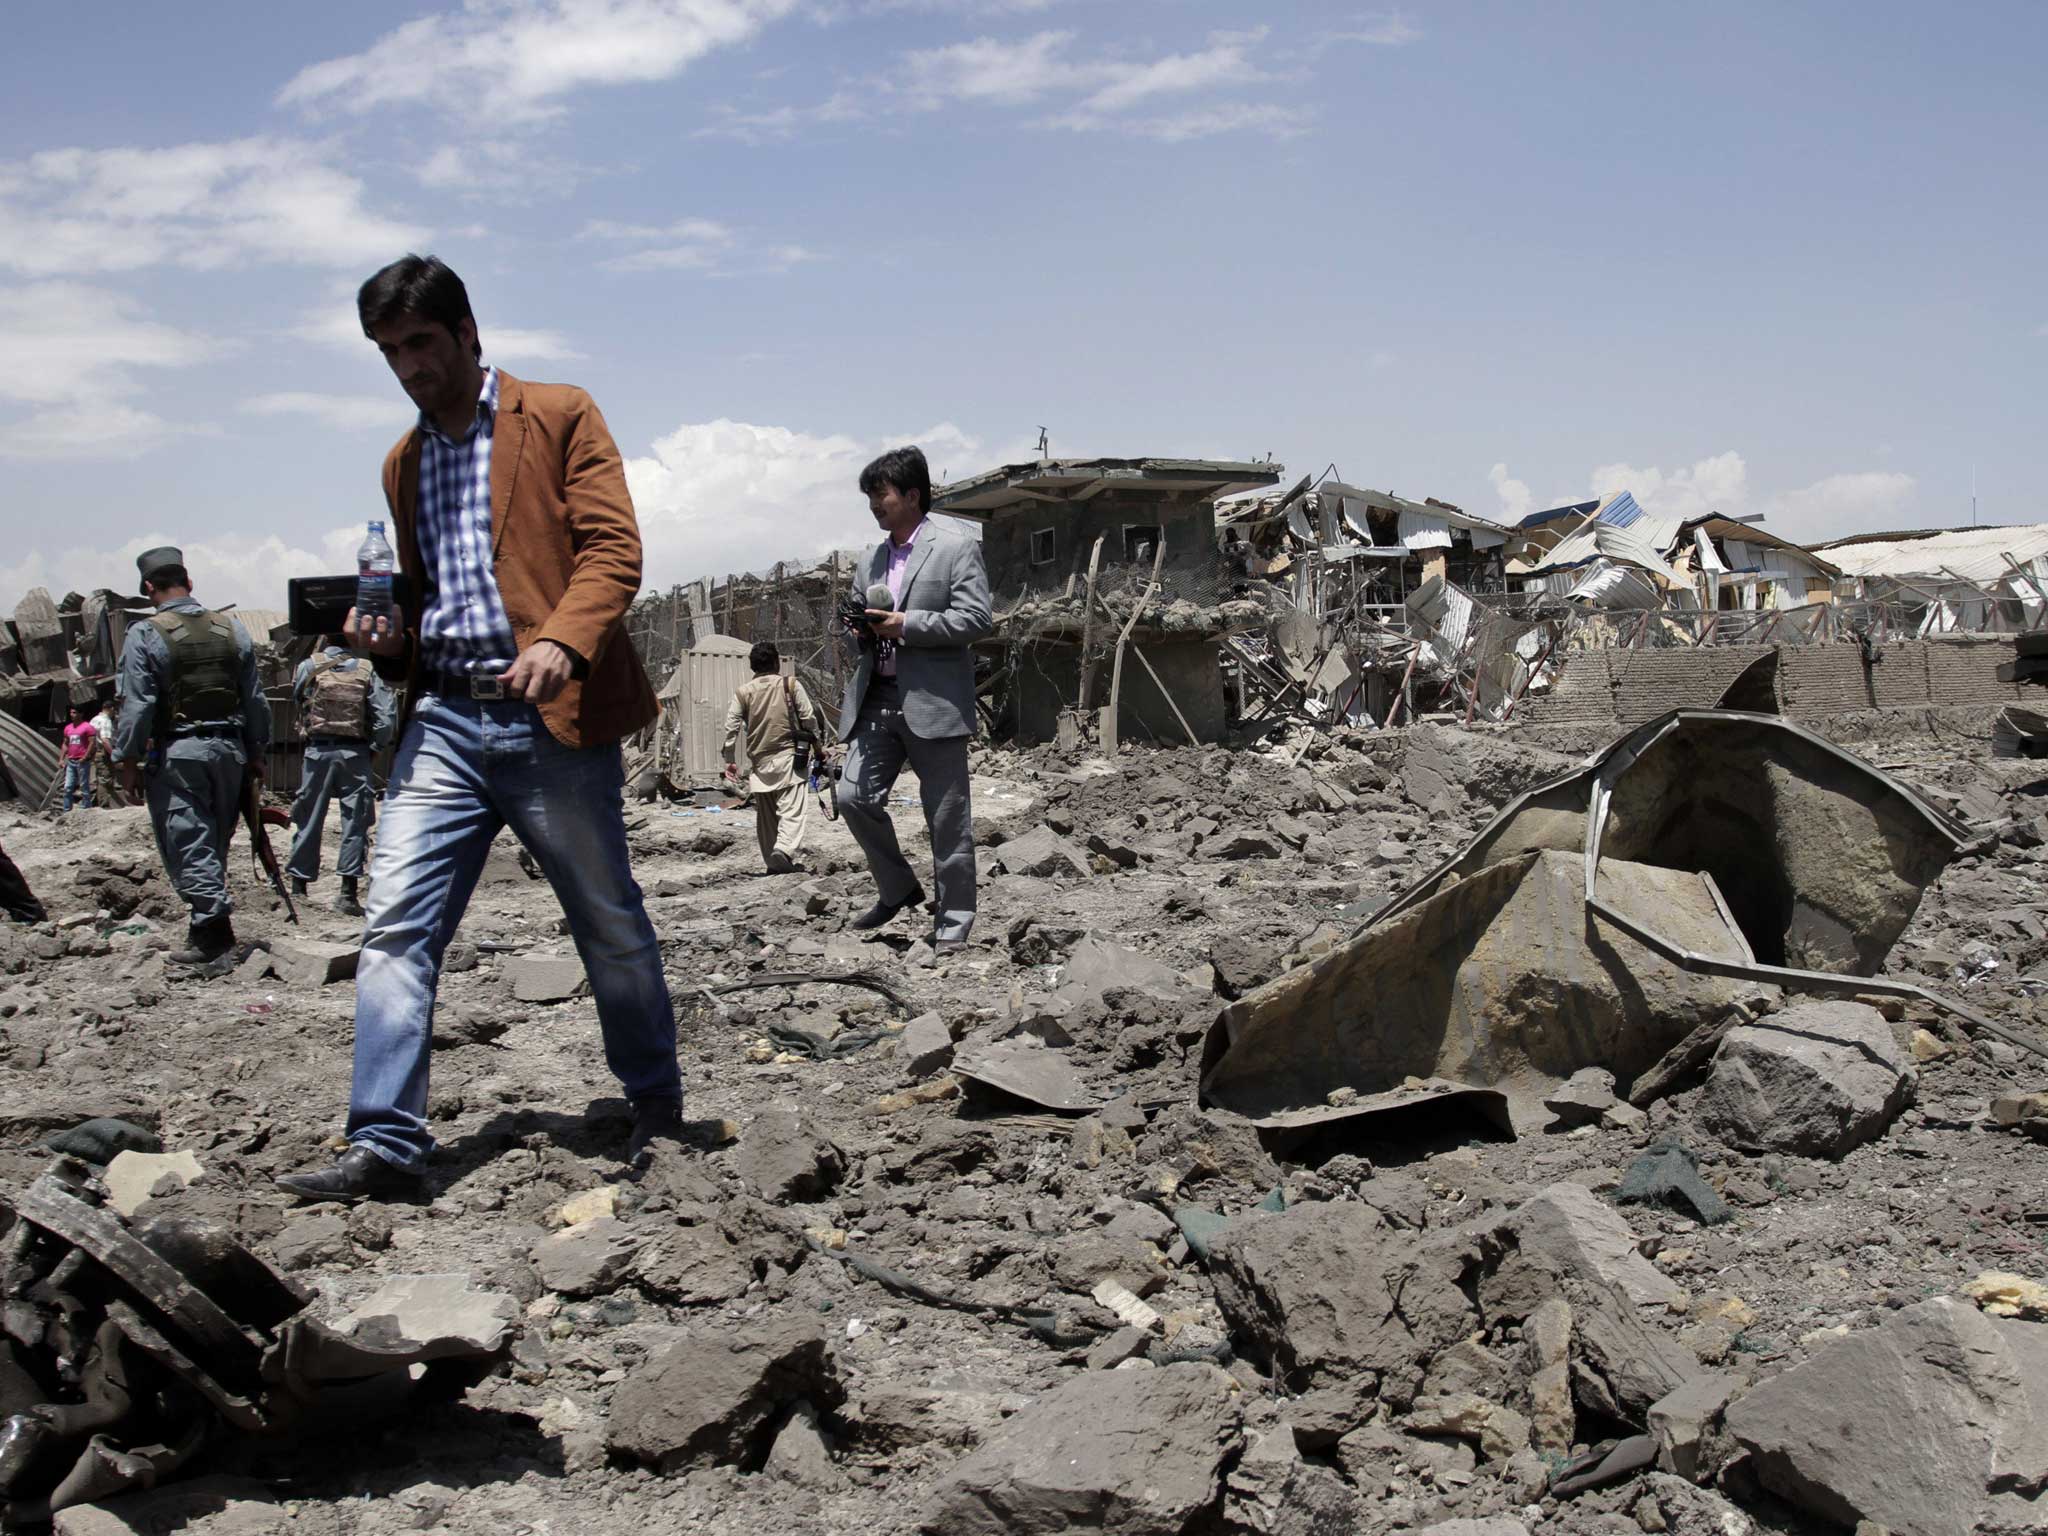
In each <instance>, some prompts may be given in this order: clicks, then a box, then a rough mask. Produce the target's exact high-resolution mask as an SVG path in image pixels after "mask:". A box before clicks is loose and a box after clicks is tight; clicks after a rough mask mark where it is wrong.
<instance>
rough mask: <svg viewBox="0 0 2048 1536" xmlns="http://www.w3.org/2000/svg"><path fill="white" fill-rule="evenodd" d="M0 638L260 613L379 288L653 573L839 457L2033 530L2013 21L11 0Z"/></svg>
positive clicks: (1, 201)
mask: <svg viewBox="0 0 2048 1536" xmlns="http://www.w3.org/2000/svg"><path fill="white" fill-rule="evenodd" d="M9 25H10V38H9V47H8V49H7V51H6V54H5V56H4V58H0V127H4V137H0V144H4V145H5V149H4V151H0V359H6V360H8V366H6V367H5V368H0V525H4V527H5V529H6V530H7V532H8V534H9V536H10V537H9V539H8V542H7V544H6V546H5V547H4V548H0V602H11V601H12V599H13V596H14V595H17V594H18V593H19V592H20V591H21V590H22V589H23V588H24V587H26V586H27V585H29V584H31V583H40V584H47V585H50V586H51V587H53V588H54V589H55V590H56V591H57V592H58V593H60V594H61V592H62V591H63V590H64V589H65V588H66V587H78V588H85V587H90V586H97V585H114V586H123V587H125V586H127V585H128V584H129V581H130V578H131V576H132V571H133V567H132V565H129V564H127V561H128V560H129V559H130V558H131V557H132V555H133V554H134V553H135V552H136V551H137V550H139V549H141V548H143V547H146V546H147V545H150V544H154V543H157V542H160V541H162V540H164V539H169V540H172V541H174V542H180V543H183V544H185V545H186V546H187V547H188V548H189V549H191V550H192V551H193V552H194V563H195V565H196V567H197V569H198V571H199V573H200V578H201V583H202V586H201V591H202V593H203V594H206V595H211V596H213V597H215V598H216V599H219V600H226V599H229V598H234V599H237V600H240V601H242V602H245V603H257V604H263V605H277V604H280V603H281V601H282V582H283V578H284V576H286V575H288V574H293V573H297V572H302V571H313V570H321V569H343V568H346V563H347V557H348V554H349V551H351V550H352V548H353V546H354V543H355V541H356V539H357V538H359V537H360V528H361V525H362V522H363V521H364V520H365V519H366V518H368V517H370V516H373V515H377V514H378V512H379V510H380V496H379V493H378V489H377V468H378V464H379V461H380V458H381V455H382V452H383V450H384V448H385V447H386V446H388V444H389V442H390V441H391V440H392V439H393V438H394V437H395V436H396V435H397V433H398V432H399V431H401V430H402V429H403V427H404V425H405V422H406V418H407V409H406V406H405V402H404V400H403V397H402V396H401V395H400V394H399V392H398V390H397V387H396V385H395V384H394V383H393V382H392V380H391V379H390V377H389V376H388V374H386V373H385V372H384V371H383V368H382V365H381V364H380V363H379V362H378V361H377V359H376V356H375V354H374V352H373V351H372V350H371V349H370V347H369V345H368V343H367V342H364V341H362V339H361V337H360V334H359V332H358V331H357V329H356V326H355V322H354V315H353V304H352V294H353V289H354V286H355V285H356V284H357V283H358V282H360V281H361V279H362V278H363V277H364V276H366V275H367V274H368V273H369V272H370V271H372V270H373V269H374V268H375V267H377V266H378V265H380V264H381V263H382V262H383V261H385V260H388V259H390V258H391V257H392V256H395V255H397V254H400V253H401V252H403V251H404V250H406V249H408V248H415V249H423V250H432V251H435V252H438V253H439V254H440V255H442V256H443V257H445V258H446V259H447V260H448V261H450V262H451V263H452V264H453V265H454V266H455V267H456V268H457V270H458V271H460V272H461V273H462V274H463V275H464V277H465V278H466V280H467V281H468V284H469V287H470V292H471V296H472V299H473V301H474V302H475V304H476V307H477V311H478V319H479V325H480V330H481V332H482V336H483V340H484V346H485V349H486V355H487V357H489V358H491V359H492V360H494V361H501V362H502V363H503V364H504V365H505V366H506V367H507V368H508V369H510V370H511V371H513V372H515V373H518V374H521V375H523V376H526V377H531V378H560V379H568V380H571V381H574V382H576V383H580V384H582V385H584V386H585V387H587V388H588V389H590V390H591V392H592V393H593V394H594V395H595V396H596V398H597V400H598V401H599V403H600V405H601V406H602V407H603V408H604V410H605V412H606V414H607V416H608V417H609V419H610V421H611V424H612V428H613V431H614V434H615V435H616V436H617V438H618V440H619V443H620V446H621V448H622V450H623V451H624V452H625V454H626V455H627V458H628V461H629V472H630V475H631V479H632V484H633V488H634V492H635V496H636V499H637V500H638V503H639V506H640V511H641V517H642V522H643V526H644V530H645V534H646V541H647V577H648V582H649V584H650V585H665V584H667V583H668V582H671V581H676V580H685V579H689V578H691V577H694V576H697V575H704V574H718V573H723V572H725V571H729V570H734V569H741V568H748V567H755V568H758V567H761V566H764V565H766V564H768V563H769V562H771V561H773V560H775V559H776V558H779V557H785V556H787V557H799V556H808V555H811V554H815V553H820V552H822V551H824V550H825V549H827V548H830V547H832V546H834V545H845V544H850V543H855V542H860V541H861V540H863V539H865V538H866V537H867V536H868V535H869V533H870V531H871V526H872V525H871V524H869V523H868V522H867V520H866V515H865V511H864V508H863V505H862V503H861V501H860V500H859V498H858V496H857V495H856V493H855V491H854V488H853V477H854V474H855V473H856V472H857V470H858V468H859V466H860V464H861V463H862V462H864V461H865V459H866V458H867V457H868V456H870V455H871V454H872V453H874V452H875V451H878V450H879V449H880V448H881V447H882V446H885V445H888V444H892V443H895V442H898V441H903V440H918V441H922V442H923V443H925V445H926V447H927V449H928V451H929V452H930V454H931V456H932V459H933V462H934V465H935V467H938V468H941V469H944V470H946V471H950V472H951V473H954V474H967V473H972V472H974V471H976V470H979V469H983V468H986V467H989V466H990V465H992V464H995V463H998V462H1002V461H1003V460H1005V459H1008V458H1013V457H1018V456H1023V455H1026V454H1027V453H1028V452H1029V450H1030V448H1031V445H1032V444H1033V443H1034V442H1035V440H1036V429H1037V428H1038V427H1039V426H1041V425H1044V426H1046V427H1047V428H1049V429H1050V432H1051V437H1052V446H1053V449H1054V451H1055V452H1056V453H1075V454H1089V453H1110V454H1130V455H1135V454H1148V453H1156V454H1200V455H1222V456H1264V455H1266V454H1268V453H1271V454H1273V455H1274V456H1276V457H1277V458H1278V459H1280V460H1281V461H1283V462H1284V463H1285V464H1286V465H1287V467H1288V468H1289V470H1290V471H1292V472H1296V473H1300V472H1309V471H1316V470H1320V469H1322V468H1323V467H1324V466H1325V465H1326V464H1329V463H1332V462H1334V463H1335V464H1336V465H1337V466H1338V468H1339V469H1340V470H1341V471H1342V473H1343V475H1344V477H1345V478H1346V479H1348V480H1350V481H1352V482H1353V483H1359V484H1365V485H1370V486H1374V487H1378V488H1383V489H1389V490H1393V491H1396V492H1399V493H1401V494H1404V495H1409V496H1415V497H1421V496H1437V497H1441V498H1444V499H1446V500H1450V501H1453V502H1456V503H1458V504H1460V505H1462V506H1464V507H1466V508H1467V509H1468V510H1471V511H1474V512H1479V513H1482V514H1484V515H1488V516H1495V517H1511V516H1513V515H1515V514H1517V513H1519V512H1520V511H1524V510H1528V509H1530V508H1534V507H1541V506H1544V505H1548V504H1551V503H1553V502H1556V501H1562V500H1570V499H1577V498H1579V497H1583V496H1586V495H1589V494H1593V493H1596V492H1602V491H1608V490H1615V489H1620V488H1623V487H1628V488H1631V489H1633V490H1634V492H1635V494H1636V495H1637V497H1638V499H1640V500H1642V501H1643V502H1645V503H1646V504H1648V505H1650V506H1652V507H1656V508H1660V509H1668V510H1672V511H1678V512H1692V511H1696V510H1697V511H1704V510H1708V509H1718V510H1721V511H1724V512H1734V513H1762V514H1764V515H1765V516H1766V517H1767V518H1768V519H1769V521H1768V524H1767V526H1769V527H1771V528H1772V529H1774V530H1775V531H1777V532H1779V533H1781V534H1784V535H1786V536H1788V537H1793V538H1818V537H1824V536H1827V535H1831V534H1839V533H1843V532H1851V531H1857V530H1859V529H1863V528H1871V527H1906V526H1921V525H1929V524H1941V525H1948V524H1956V523H1962V522H1967V521H1968V518H1969V514H1970V507H1969V496H1970V481H1971V474H1972V470H1973V467H1974V470H1975V474H1976V477H1977V483H1978V492H1979V498H1980V504H1981V507H1982V511H1983V517H1984V520H1985V521H1999V522H2020V521H2030V520H2036V519H2039V518H2041V517H2043V516H2048V509H2044V508H2043V507H2042V505H2041V496H2040V491H2039V474H2038V470H2037V460H2038V457H2039V446H2038V445H2039V442H2040V438H2041V433H2040V430H2039V428H2038V426H2037V424H2036V419H2035V418H2036V417H2037V415H2038V401H2039V396H2040V390H2041V384H2042V379H2043V373H2044V367H2048V298H2044V297H2043V296H2042V293H2041V283H2040V278H2039V267H2040V261H2041V252H2042V250H2043V248H2044V245H2048V241H2044V234H2048V229H2044V225H2048V213H2044V211H2043V210H2044V208H2048V198H2044V196H2043V192H2044V188H2043V186H2042V182H2043V178H2044V169H2043V168H2044V167H2048V143H2044V139H2048V128H2044V124H2048V114H2044V113H2043V112H2042V110H2041V108H2040V104H2039V102H2040V88H2039V73H2040V61H2041V59H2042V57H2043V56H2044V52H2048V50H2044V43H2048V8H2044V7H2041V6H2038V5H1976V6H1966V7H1945V8H1934V7H1926V6H1906V5H1886V4H1878V5H1868V4H1866V5H1857V6H1850V5H1805V6H1789V7H1788V6H1783V5H1768V6H1766V5H1755V6H1747V5H1716V6H1693V7H1677V6H1640V5H1613V6H1606V5H1578V6H1569V7H1567V6H1545V5H1442V6H1434V5H1430V6H1413V7H1407V8H1403V9H1399V10H1386V9H1382V10H1361V9H1359V8H1356V7H1353V6H1349V5H1342V4H1329V5H1325V4H1317V3H1302V4H1298V5H1281V4H1267V5H1247V4H1223V3H1202V0H1124V3H1119V4H1110V3H1106V0H472V3H470V4H467V5H462V4H455V5H448V6H441V7H435V6H431V5H421V4H388V3H374V0H372V3H359V4H355V5H351V6H347V7H311V6H257V5H253V4H252V5H234V6H231V5H224V4H213V5H209V4H205V3H202V0H187V3H183V4H180V5H176V6H152V7H145V6H140V5H133V6H128V7H121V8H95V7H84V6H46V7H35V8H21V9H18V11H17V13H15V14H13V15H11V16H10V18H9Z"/></svg>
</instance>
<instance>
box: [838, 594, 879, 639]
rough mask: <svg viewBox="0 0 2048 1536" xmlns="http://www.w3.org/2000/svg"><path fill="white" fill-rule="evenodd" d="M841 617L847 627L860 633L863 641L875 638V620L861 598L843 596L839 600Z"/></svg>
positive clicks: (855, 632)
mask: <svg viewBox="0 0 2048 1536" xmlns="http://www.w3.org/2000/svg"><path fill="white" fill-rule="evenodd" d="M839 617H840V620H841V621H842V622H843V623H844V624H845V625H846V627H847V628H848V629H850V630H852V631H853V633H854V634H856V635H858V636H859V637H860V638H861V640H862V641H863V642H866V641H869V640H872V639H874V638H875V621H874V620H873V619H871V618H869V617H868V610H867V605H866V604H865V603H863V602H862V601H861V600H860V599H859V598H857V597H843V598H841V599H840V600H839Z"/></svg>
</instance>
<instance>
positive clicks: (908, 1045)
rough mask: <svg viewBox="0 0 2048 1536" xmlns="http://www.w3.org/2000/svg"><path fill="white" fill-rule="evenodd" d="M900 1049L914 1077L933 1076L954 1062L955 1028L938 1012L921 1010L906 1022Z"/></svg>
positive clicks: (898, 1049) (897, 1044)
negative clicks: (950, 1026)
mask: <svg viewBox="0 0 2048 1536" xmlns="http://www.w3.org/2000/svg"><path fill="white" fill-rule="evenodd" d="M896 1050H897V1053H898V1054H899V1055H901V1056H902V1057H903V1061H904V1065H906V1066H907V1067H908V1068H909V1069H910V1075H911V1076H912V1077H916V1078H925V1077H930V1076H931V1075H932V1074H933V1073H934V1072H942V1071H944V1070H945V1069H946V1068H947V1067H949V1066H951V1065H952V1064H953V1032H952V1031H951V1030H949V1029H948V1028H947V1027H946V1021H945V1020H944V1019H942V1018H940V1017H939V1016H938V1015H937V1014H936V1013H921V1014H919V1015H918V1016H917V1017H916V1018H914V1019H912V1020H911V1021H910V1022H909V1023H908V1024H906V1025H904V1026H903V1033H902V1034H901V1035H899V1036H897V1038H896Z"/></svg>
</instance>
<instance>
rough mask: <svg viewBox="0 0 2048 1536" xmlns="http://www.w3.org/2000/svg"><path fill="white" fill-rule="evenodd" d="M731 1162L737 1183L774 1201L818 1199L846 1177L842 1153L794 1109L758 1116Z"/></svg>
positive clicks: (747, 1130) (835, 1187)
mask: <svg viewBox="0 0 2048 1536" xmlns="http://www.w3.org/2000/svg"><path fill="white" fill-rule="evenodd" d="M733 1166H734V1167H735V1168H737V1169H738V1171H739V1175H740V1179H741V1182H743V1183H744V1184H745V1185H746V1186H747V1188H748V1190H749V1191H751V1192H752V1193H754V1194H756V1195H759V1196H760V1197H761V1198H762V1199H763V1200H772V1201H775V1202H777V1203H778V1204H783V1203H789V1202H798V1203H804V1202H809V1201H813V1200H822V1199H824V1198H825V1197H826V1196H828V1195H830V1194H831V1193H832V1191H833V1190H835V1189H837V1188H838V1187H839V1181H840V1180H841V1179H842V1178H844V1177H845V1176H846V1157H845V1154H843V1153H842V1152H841V1151H840V1150H839V1149H838V1148H837V1147H836V1146H834V1145H833V1144H832V1143H831V1142H829V1141H827V1140H826V1139H825V1138H824V1137H823V1136H821V1135H820V1134H819V1133H818V1129H817V1127H816V1126H814V1125H812V1124H811V1122H810V1120H809V1119H808V1118H807V1117H806V1116H803V1115H800V1114H798V1113H797V1111H795V1110H793V1109H768V1110H763V1111H762V1112H761V1113H760V1114H758V1115H756V1116H755V1117H754V1119H753V1121H752V1122H751V1123H750V1124H749V1125H748V1126H747V1128H746V1130H745V1131H744V1132H743V1133H742V1134H741V1136H740V1145H739V1150H738V1151H737V1152H736V1153H734V1154H733Z"/></svg>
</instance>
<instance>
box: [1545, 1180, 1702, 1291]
mask: <svg viewBox="0 0 2048 1536" xmlns="http://www.w3.org/2000/svg"><path fill="white" fill-rule="evenodd" d="M1509 1224H1510V1225H1511V1226H1512V1227H1513V1228H1514V1230H1515V1232H1516V1234H1517V1236H1518V1237H1519V1239H1520V1241H1521V1246H1522V1250H1523V1251H1524V1252H1525V1253H1533V1254H1537V1255H1540V1256H1542V1257H1544V1258H1546V1259H1549V1260H1550V1261H1551V1262H1553V1263H1554V1264H1556V1265H1557V1266H1558V1267H1559V1268H1560V1269H1563V1270H1566V1271H1569V1272H1572V1273H1576V1274H1581V1275H1589V1276H1592V1277H1595V1278H1597V1279H1599V1280H1602V1281H1605V1282H1606V1283H1608V1284H1610V1285H1617V1286H1619V1287H1621V1289H1622V1290H1623V1291H1624V1292H1626V1293H1627V1294H1628V1296H1629V1297H1630V1298H1631V1299H1632V1300H1634V1301H1638V1302H1654V1303H1658V1304H1662V1303H1665V1302H1668V1301H1670V1300H1672V1299H1673V1298H1674V1297H1676V1296H1677V1295H1678V1294H1679V1287H1678V1282H1677V1281H1675V1280H1673V1279H1672V1278H1671V1277H1670V1276H1669V1275H1667V1274H1665V1273H1664V1272H1663V1271H1661V1270H1660V1269H1658V1268H1657V1267H1656V1266H1655V1265H1654V1264H1652V1263H1650V1261H1649V1260H1647V1259H1645V1258H1644V1257H1643V1256H1642V1255H1641V1254H1640V1253H1638V1252H1637V1251H1636V1237H1635V1233H1633V1232H1631V1231H1630V1230H1629V1227H1628V1223H1627V1222H1625V1221H1623V1220H1622V1219H1621V1217H1620V1216H1618V1215H1617V1214H1615V1212H1614V1211H1613V1210H1611V1209H1609V1208H1608V1207H1607V1206H1605V1205H1603V1204H1601V1202H1600V1198H1599V1196H1597V1195H1595V1194H1594V1193H1593V1192H1592V1191H1591V1190H1589V1189H1587V1188H1586V1187H1585V1186H1584V1185H1582V1184H1572V1183H1568V1182H1567V1183H1560V1184H1553V1185H1551V1186H1550V1187H1549V1188H1548V1189H1546V1190H1544V1191H1543V1192H1542V1193H1540V1194H1538V1195H1536V1196H1535V1197H1534V1198H1533V1199H1530V1200H1528V1201H1526V1202H1524V1203H1523V1204H1522V1205H1521V1206H1520V1207H1518V1208H1517V1209H1516V1211H1515V1213H1514V1214H1513V1216H1511V1217H1510V1218H1509Z"/></svg>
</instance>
